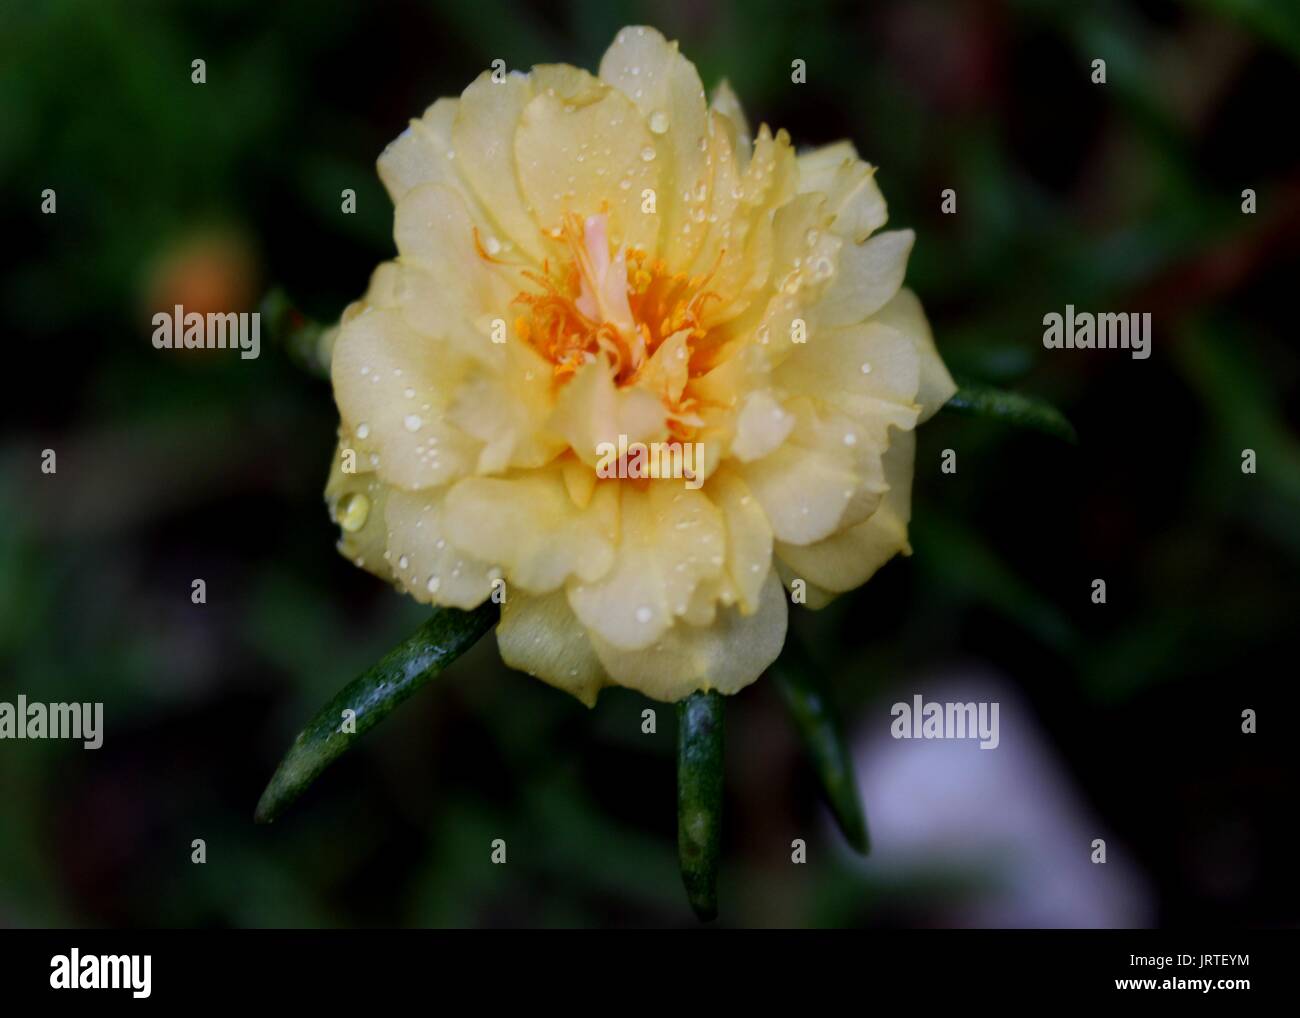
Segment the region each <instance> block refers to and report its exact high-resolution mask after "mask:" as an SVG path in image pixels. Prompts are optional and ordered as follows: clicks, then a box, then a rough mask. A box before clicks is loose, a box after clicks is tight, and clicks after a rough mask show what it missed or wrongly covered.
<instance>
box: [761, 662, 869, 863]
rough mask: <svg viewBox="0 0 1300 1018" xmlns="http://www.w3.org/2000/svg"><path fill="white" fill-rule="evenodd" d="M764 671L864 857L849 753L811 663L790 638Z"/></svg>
mask: <svg viewBox="0 0 1300 1018" xmlns="http://www.w3.org/2000/svg"><path fill="white" fill-rule="evenodd" d="M768 674H769V675H771V676H772V680H773V682H775V684H776V688H777V689H778V690H779V691H780V693H781V698H782V699H783V700H785V705H786V707H787V708H788V709H789V711H790V717H791V718H792V719H793V720H794V724H795V728H796V729H798V732H799V737H800V738H801V739H802V740H803V744H804V749H806V750H807V751H808V756H809V758H810V759H811V760H812V765H813V769H814V770H815V771H816V772H817V777H818V779H819V780H820V781H821V785H822V792H823V793H824V794H825V796H826V801H827V803H828V804H829V806H830V808H831V813H832V814H834V816H835V821H836V823H838V824H839V826H840V830H841V831H842V832H843V833H844V837H845V838H846V839H848V842H849V844H850V845H852V846H853V847H854V848H855V849H856V850H857V851H859V852H861V853H862V854H863V855H866V854H867V852H869V851H870V850H871V841H870V838H869V837H868V836H867V820H866V817H865V816H864V815H863V812H862V796H861V795H860V794H859V792H858V781H857V777H856V776H855V774H854V771H853V757H852V755H851V754H850V753H849V748H848V745H847V744H846V743H845V741H844V736H843V732H842V730H841V728H840V724H839V721H838V719H837V717H836V713H835V709H834V706H833V705H832V703H831V701H830V697H829V696H828V694H827V691H826V689H825V686H824V684H823V683H822V681H821V679H820V677H819V676H818V673H817V669H816V667H815V666H814V665H813V663H812V662H811V661H810V660H808V658H807V656H806V655H805V654H804V653H803V652H802V651H801V650H800V648H799V646H798V645H797V643H795V641H794V640H793V639H787V640H786V645H785V651H784V653H782V655H781V657H779V658H778V659H777V661H776V663H775V664H774V665H772V667H771V668H770V669H769V670H768Z"/></svg>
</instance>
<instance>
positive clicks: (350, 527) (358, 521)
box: [334, 491, 370, 534]
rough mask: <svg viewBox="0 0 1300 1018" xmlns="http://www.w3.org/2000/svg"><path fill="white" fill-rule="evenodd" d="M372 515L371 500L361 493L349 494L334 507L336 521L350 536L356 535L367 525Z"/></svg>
mask: <svg viewBox="0 0 1300 1018" xmlns="http://www.w3.org/2000/svg"><path fill="white" fill-rule="evenodd" d="M369 515H370V499H369V498H367V497H366V496H365V495H363V494H362V493H361V492H359V491H353V492H349V493H348V494H346V495H344V496H343V497H342V498H341V499H339V500H338V504H337V505H335V506H334V519H335V521H336V522H337V523H338V525H339V526H340V527H342V528H343V529H344V530H346V531H347V532H348V533H349V534H355V533H356V532H357V531H358V530H360V529H361V528H362V527H364V526H365V525H366V518H367V517H368V516H369Z"/></svg>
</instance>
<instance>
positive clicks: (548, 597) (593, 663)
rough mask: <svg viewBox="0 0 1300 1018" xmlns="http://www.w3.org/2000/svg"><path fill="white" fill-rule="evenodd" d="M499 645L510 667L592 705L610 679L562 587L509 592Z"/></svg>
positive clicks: (503, 614) (498, 638)
mask: <svg viewBox="0 0 1300 1018" xmlns="http://www.w3.org/2000/svg"><path fill="white" fill-rule="evenodd" d="M497 647H498V648H500V651H501V660H502V661H504V662H505V663H506V664H507V665H508V666H509V667H511V668H517V669H518V670H519V671H521V672H527V673H528V674H529V675H533V676H536V677H537V678H539V679H541V680H542V681H543V682H547V683H549V684H550V685H552V686H554V687H555V688H556V689H562V690H564V692H566V693H571V694H573V695H574V696H576V697H577V698H578V699H579V700H581V701H582V702H583V703H585V704H586V705H587V706H588V707H594V706H595V705H596V694H597V693H599V692H600V690H601V688H602V687H603V686H606V685H608V684H609V679H608V677H607V676H606V675H605V669H604V667H603V666H602V665H601V663H600V659H599V658H598V657H597V656H596V652H595V650H593V649H592V646H591V641H590V640H588V639H587V634H586V632H585V631H584V630H583V628H582V626H581V625H580V624H579V622H578V620H577V618H576V617H575V616H574V614H573V610H572V609H571V608H570V607H569V602H568V601H567V600H566V599H565V596H564V593H563V592H562V591H554V592H553V593H550V594H540V595H534V594H523V593H511V594H507V596H506V600H505V603H503V604H502V605H501V622H500V624H499V625H498V626H497Z"/></svg>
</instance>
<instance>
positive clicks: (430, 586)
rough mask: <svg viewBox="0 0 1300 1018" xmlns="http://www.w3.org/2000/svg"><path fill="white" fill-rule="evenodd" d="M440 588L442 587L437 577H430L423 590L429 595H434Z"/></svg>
mask: <svg viewBox="0 0 1300 1018" xmlns="http://www.w3.org/2000/svg"><path fill="white" fill-rule="evenodd" d="M441 586H442V580H440V579H438V577H436V576H430V577H429V582H428V583H426V584H425V585H424V589H425V590H427V591H428V592H429V593H430V594H436V593H438V588H439V587H441Z"/></svg>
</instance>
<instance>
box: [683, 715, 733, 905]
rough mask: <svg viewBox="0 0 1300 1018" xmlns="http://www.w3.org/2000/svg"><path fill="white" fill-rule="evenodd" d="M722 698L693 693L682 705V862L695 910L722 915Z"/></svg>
mask: <svg viewBox="0 0 1300 1018" xmlns="http://www.w3.org/2000/svg"><path fill="white" fill-rule="evenodd" d="M722 708H723V698H722V695H721V694H720V693H714V692H708V693H692V694H691V695H690V696H689V697H687V698H686V699H685V700H682V701H681V702H680V703H678V704H677V858H678V863H679V864H680V866H681V870H682V882H683V883H684V884H685V885H686V897H687V898H688V899H689V901H690V903H691V908H693V909H694V910H695V914H696V915H697V916H699V918H700V919H701V920H702V921H703V922H709V921H710V920H711V919H714V918H716V916H717V914H718V861H719V858H720V856H721V844H722V743H723V716H722Z"/></svg>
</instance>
